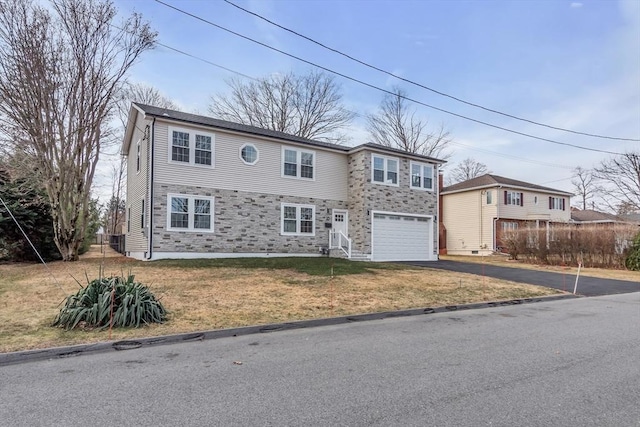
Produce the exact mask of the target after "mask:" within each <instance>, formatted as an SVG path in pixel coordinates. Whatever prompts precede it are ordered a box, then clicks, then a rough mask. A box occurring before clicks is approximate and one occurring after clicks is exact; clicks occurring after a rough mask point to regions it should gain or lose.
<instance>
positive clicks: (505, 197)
mask: <svg viewBox="0 0 640 427" xmlns="http://www.w3.org/2000/svg"><path fill="white" fill-rule="evenodd" d="M504 204H505V205H506V204H507V190H504Z"/></svg>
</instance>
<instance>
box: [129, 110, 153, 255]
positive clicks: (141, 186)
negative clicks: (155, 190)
mask: <svg viewBox="0 0 640 427" xmlns="http://www.w3.org/2000/svg"><path fill="white" fill-rule="evenodd" d="M147 125H149V126H151V121H148V120H147V121H145V120H144V119H143V118H142V115H141V114H138V117H137V120H136V126H135V130H134V131H133V136H132V138H131V144H130V146H129V153H127V157H128V159H127V198H126V204H125V209H126V215H127V218H126V221H127V222H126V223H125V229H124V231H125V233H126V240H125V251H126V252H146V251H147V249H148V248H147V247H148V243H147V238H146V236H145V234H144V233H143V230H142V228H141V226H140V225H141V224H140V216H141V214H142V212H141V208H142V200H143V199H145V209H146V210H147V212H148V207H149V201H148V200H146V199H147V197H148V196H147V191H148V186H147V182H148V179H149V172H150V170H149V152H150V146H149V145H150V141H148V140H146V139H145V140H143V138H144V130H145V127H146V126H147ZM149 135H151V132H149ZM138 140H140V171H139V172H138V171H137V170H136V168H137V166H136V154H137V153H136V148H137V142H138ZM129 213H130V214H131V217H129ZM145 218H148V214H147V215H145ZM128 225H130V227H131V229H130V231H128V229H127V226H128Z"/></svg>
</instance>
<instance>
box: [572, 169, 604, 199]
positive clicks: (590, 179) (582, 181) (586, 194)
mask: <svg viewBox="0 0 640 427" xmlns="http://www.w3.org/2000/svg"><path fill="white" fill-rule="evenodd" d="M571 184H573V188H574V191H575V192H576V195H577V196H579V197H580V201H581V202H582V210H585V209H587V204H588V202H589V201H590V200H591V199H593V197H594V196H595V195H596V194H597V192H598V188H597V185H596V184H597V182H596V179H595V177H594V176H593V172H592V171H591V170H589V169H584V168H583V167H580V166H578V167H577V168H575V169H574V170H573V179H572V180H571Z"/></svg>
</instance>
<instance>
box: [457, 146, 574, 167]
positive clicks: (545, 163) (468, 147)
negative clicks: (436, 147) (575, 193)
mask: <svg viewBox="0 0 640 427" xmlns="http://www.w3.org/2000/svg"><path fill="white" fill-rule="evenodd" d="M449 144H451V145H457V146H459V147H464V148H466V149H468V150H473V151H479V152H481V153H486V154H490V155H494V156H499V157H504V158H506V159H513V160H518V161H521V162H526V163H533V164H538V165H541V166H547V167H553V168H559V169H573V168H572V167H571V166H567V165H560V164H557V163H547V162H542V161H539V160H533V159H527V158H524V157H519V156H513V155H511V154H506V153H498V152H497V151H491V150H486V149H483V148H477V147H474V146H471V145H467V144H463V143H461V142H457V141H451V142H449Z"/></svg>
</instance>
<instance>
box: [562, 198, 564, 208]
mask: <svg viewBox="0 0 640 427" xmlns="http://www.w3.org/2000/svg"><path fill="white" fill-rule="evenodd" d="M562 210H564V197H563V198H562Z"/></svg>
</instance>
